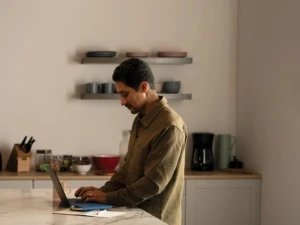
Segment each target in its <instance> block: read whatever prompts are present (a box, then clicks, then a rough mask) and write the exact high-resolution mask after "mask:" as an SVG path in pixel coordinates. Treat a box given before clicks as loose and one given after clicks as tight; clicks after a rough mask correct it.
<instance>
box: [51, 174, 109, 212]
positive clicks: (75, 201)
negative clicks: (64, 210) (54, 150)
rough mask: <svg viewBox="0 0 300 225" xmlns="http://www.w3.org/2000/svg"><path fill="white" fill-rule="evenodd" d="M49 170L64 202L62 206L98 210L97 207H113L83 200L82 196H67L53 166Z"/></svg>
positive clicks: (80, 209)
mask: <svg viewBox="0 0 300 225" xmlns="http://www.w3.org/2000/svg"><path fill="white" fill-rule="evenodd" d="M48 172H49V175H50V177H51V180H52V182H53V186H54V188H55V190H56V191H57V194H58V196H59V198H60V200H61V202H62V206H65V207H68V208H71V209H73V210H78V211H88V210H96V209H98V210H103V209H109V208H112V205H107V204H101V203H93V202H82V201H81V198H67V196H66V194H65V192H64V189H63V187H62V186H61V184H60V181H59V179H58V176H57V174H56V172H55V171H54V170H53V169H51V168H48Z"/></svg>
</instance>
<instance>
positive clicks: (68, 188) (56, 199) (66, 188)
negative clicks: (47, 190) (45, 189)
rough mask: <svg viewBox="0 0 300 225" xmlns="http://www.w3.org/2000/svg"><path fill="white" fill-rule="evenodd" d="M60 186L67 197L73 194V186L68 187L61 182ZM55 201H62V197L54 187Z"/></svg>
mask: <svg viewBox="0 0 300 225" xmlns="http://www.w3.org/2000/svg"><path fill="white" fill-rule="evenodd" d="M60 184H61V186H62V188H63V190H64V192H65V194H66V195H68V194H71V191H72V189H71V186H70V185H68V183H67V182H64V181H61V182H60ZM53 201H60V197H59V195H58V193H57V191H56V189H55V187H54V186H53Z"/></svg>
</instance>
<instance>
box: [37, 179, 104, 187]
mask: <svg viewBox="0 0 300 225" xmlns="http://www.w3.org/2000/svg"><path fill="white" fill-rule="evenodd" d="M60 181H64V182H67V183H68V184H69V185H70V186H71V188H75V189H77V188H80V187H88V186H94V187H102V186H103V185H104V184H105V183H106V182H107V180H65V179H60ZM52 187H53V183H52V180H34V181H33V188H35V189H38V188H44V189H51V188H52Z"/></svg>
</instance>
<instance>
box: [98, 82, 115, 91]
mask: <svg viewBox="0 0 300 225" xmlns="http://www.w3.org/2000/svg"><path fill="white" fill-rule="evenodd" d="M101 89H102V92H103V93H106V94H112V93H114V92H115V84H114V83H103V84H101Z"/></svg>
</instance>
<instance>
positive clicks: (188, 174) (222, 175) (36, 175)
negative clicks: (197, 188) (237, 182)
mask: <svg viewBox="0 0 300 225" xmlns="http://www.w3.org/2000/svg"><path fill="white" fill-rule="evenodd" d="M58 177H59V178H61V179H67V180H109V179H110V178H111V175H97V171H95V170H91V171H90V172H88V173H87V174H86V175H79V174H77V173H75V172H60V173H58ZM185 179H186V180H192V179H261V175H259V174H254V173H250V172H243V171H239V172H234V171H233V172H232V171H231V172H228V171H218V170H216V171H209V172H202V171H192V170H190V169H186V171H185ZM0 180H50V177H49V175H48V174H47V173H45V172H37V171H34V170H32V171H30V172H20V173H17V172H8V171H3V172H0Z"/></svg>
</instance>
